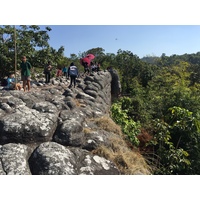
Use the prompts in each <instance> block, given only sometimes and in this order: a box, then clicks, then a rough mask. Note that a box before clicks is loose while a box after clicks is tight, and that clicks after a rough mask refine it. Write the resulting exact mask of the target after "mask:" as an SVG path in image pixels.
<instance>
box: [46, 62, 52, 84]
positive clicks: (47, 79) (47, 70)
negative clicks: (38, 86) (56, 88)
mask: <svg viewBox="0 0 200 200" xmlns="http://www.w3.org/2000/svg"><path fill="white" fill-rule="evenodd" d="M52 68H53V67H52V66H51V62H50V61H48V63H47V64H46V65H45V67H44V74H45V79H46V81H45V83H50V79H51V70H52Z"/></svg>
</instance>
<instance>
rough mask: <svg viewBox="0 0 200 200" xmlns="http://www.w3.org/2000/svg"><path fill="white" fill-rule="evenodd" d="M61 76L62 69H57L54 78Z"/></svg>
mask: <svg viewBox="0 0 200 200" xmlns="http://www.w3.org/2000/svg"><path fill="white" fill-rule="evenodd" d="M59 76H62V69H61V67H58V70H57V73H56V77H59Z"/></svg>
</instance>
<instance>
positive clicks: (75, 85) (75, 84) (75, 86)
mask: <svg viewBox="0 0 200 200" xmlns="http://www.w3.org/2000/svg"><path fill="white" fill-rule="evenodd" d="M73 79H74V87H76V76H74V77H73Z"/></svg>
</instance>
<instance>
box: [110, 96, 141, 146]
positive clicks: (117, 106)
mask: <svg viewBox="0 0 200 200" xmlns="http://www.w3.org/2000/svg"><path fill="white" fill-rule="evenodd" d="M126 103H127V104H129V103H130V99H129V98H123V99H122V101H121V102H119V103H114V104H112V106H111V112H112V118H113V120H114V121H115V122H116V123H117V124H118V125H120V126H121V127H122V131H123V133H124V134H125V135H126V136H127V138H128V140H129V141H130V142H131V143H132V144H133V145H135V146H138V145H139V140H138V138H137V135H138V134H139V132H140V128H141V127H140V123H139V122H135V121H133V120H132V119H131V118H130V117H128V115H127V110H126V109H123V108H122V107H123V106H124V105H125V104H126ZM125 107H126V106H125Z"/></svg>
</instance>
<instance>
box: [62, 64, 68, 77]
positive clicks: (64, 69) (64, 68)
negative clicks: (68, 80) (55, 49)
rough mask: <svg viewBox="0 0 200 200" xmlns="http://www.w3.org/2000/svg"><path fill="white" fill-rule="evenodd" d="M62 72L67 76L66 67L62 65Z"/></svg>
mask: <svg viewBox="0 0 200 200" xmlns="http://www.w3.org/2000/svg"><path fill="white" fill-rule="evenodd" d="M62 73H63V75H64V76H67V67H65V66H64V67H63V68H62Z"/></svg>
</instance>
